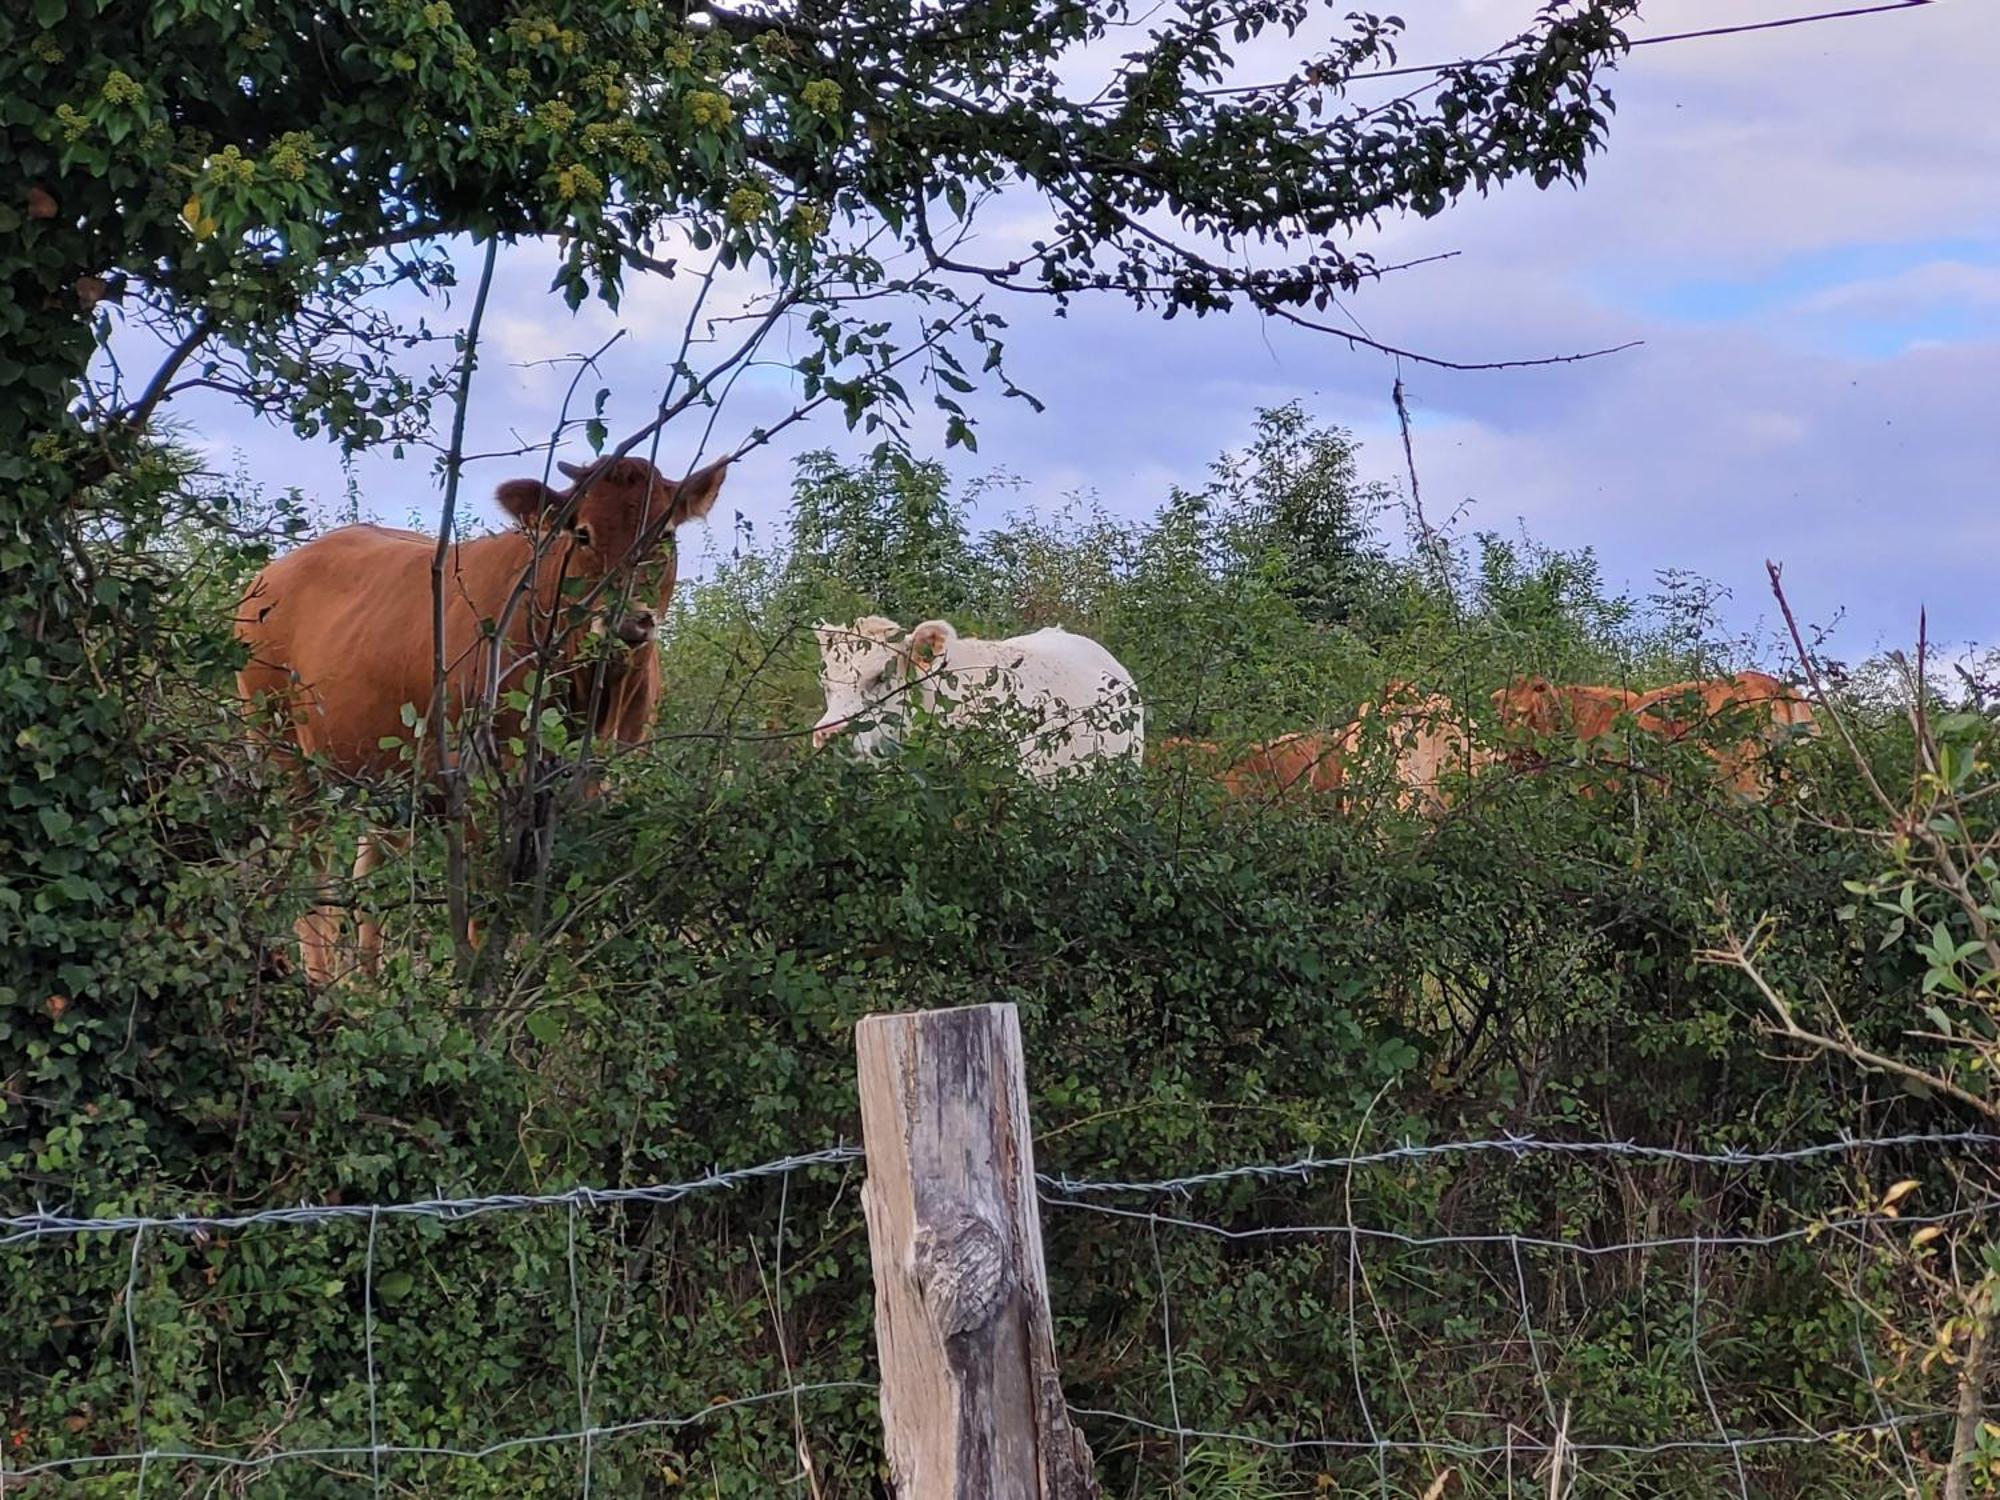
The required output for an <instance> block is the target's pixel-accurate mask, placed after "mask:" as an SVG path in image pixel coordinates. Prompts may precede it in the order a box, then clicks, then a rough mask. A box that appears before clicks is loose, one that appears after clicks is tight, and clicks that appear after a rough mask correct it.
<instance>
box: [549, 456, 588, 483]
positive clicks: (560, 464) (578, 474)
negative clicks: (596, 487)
mask: <svg viewBox="0 0 2000 1500" xmlns="http://www.w3.org/2000/svg"><path fill="white" fill-rule="evenodd" d="M556 467H557V468H558V469H560V470H562V475H563V478H565V479H581V478H583V476H584V475H586V474H588V473H589V472H590V465H589V464H573V463H570V462H569V461H568V460H566V459H558V460H557V461H556Z"/></svg>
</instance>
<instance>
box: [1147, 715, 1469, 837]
mask: <svg viewBox="0 0 2000 1500" xmlns="http://www.w3.org/2000/svg"><path fill="white" fill-rule="evenodd" d="M1377 725H1379V726H1380V733H1381V735H1382V738H1383V742H1384V744H1385V745H1386V748H1387V749H1388V750H1389V752H1390V754H1391V755H1392V756H1393V770H1394V775H1395V780H1396V785H1397V794H1396V805H1397V806H1398V807H1399V808H1401V809H1402V810H1403V811H1405V812H1413V811H1418V810H1421V811H1422V812H1424V813H1426V814H1427V815H1432V816H1435V815H1436V814H1438V813H1441V812H1443V811H1444V810H1445V809H1446V808H1447V807H1449V806H1450V801H1451V799H1450V794H1449V793H1448V792H1447V791H1446V790H1445V789H1444V783H1445V778H1446V775H1447V773H1449V772H1451V771H1454V770H1456V771H1464V772H1466V773H1468V774H1470V773H1473V772H1476V771H1478V770H1480V769H1481V768H1482V767H1484V766H1486V765H1489V764H1491V763H1492V761H1493V760H1494V758H1495V757H1494V756H1493V754H1492V753H1491V752H1490V751H1487V750H1484V749H1481V748H1479V747H1477V746H1475V745H1474V744H1473V743H1472V739H1471V736H1470V735H1469V734H1468V733H1467V731H1466V729H1465V726H1464V724H1463V722H1462V718H1461V716H1460V714H1459V713H1458V711H1457V708H1456V707H1455V705H1454V704H1453V703H1452V701H1451V700H1450V699H1449V698H1446V697H1443V696H1441V695H1439V694H1422V693H1419V691H1418V690H1417V689H1416V688H1414V687H1412V686H1411V685H1410V684H1408V683H1406V682H1391V683H1389V684H1388V685H1387V686H1386V687H1385V688H1384V689H1383V692H1382V702H1381V703H1380V704H1377V703H1363V704H1362V705H1361V707H1360V708H1359V709H1357V710H1356V711H1355V717H1354V721H1353V722H1352V723H1350V724H1348V725H1347V726H1346V727H1345V728H1342V729H1338V730H1325V731H1299V732H1296V733H1293V734H1286V735H1280V736H1279V737H1278V738H1277V739H1275V740H1269V741H1266V742H1265V743H1263V744H1259V745H1252V746H1251V747H1250V748H1249V750H1248V751H1247V752H1245V753H1244V754H1243V755H1242V756H1240V757H1239V758H1237V759H1236V760H1234V761H1226V760H1225V754H1224V751H1223V749H1222V747H1221V746H1220V745H1217V744H1215V743H1214V742H1212V741H1209V740H1185V739H1171V740H1163V741H1162V742H1161V744H1160V749H1161V750H1163V751H1168V752H1176V753H1181V754H1189V753H1192V754H1193V755H1195V756H1196V757H1198V758H1200V759H1202V760H1204V761H1206V762H1207V763H1208V767H1209V769H1211V770H1213V771H1214V773H1215V775H1216V777H1217V779H1218V780H1219V781H1221V783H1222V785H1223V787H1224V789H1225V790H1227V791H1228V793H1229V794H1230V795H1231V796H1232V797H1236V798H1241V799H1251V798H1254V799H1257V800H1260V801H1267V802H1268V801H1273V800H1275V799H1277V798H1279V797H1282V796H1285V795H1286V794H1288V793H1292V792H1303V793H1310V794H1312V795H1313V796H1316V797H1332V798H1334V799H1335V801H1334V804H1333V805H1334V806H1335V807H1336V808H1338V809H1339V810H1340V811H1343V812H1345V811H1350V810H1351V808H1352V801H1353V799H1352V787H1353V782H1354V774H1355V770H1356V767H1357V763H1358V761H1359V759H1360V757H1361V756H1362V754H1363V751H1364V747H1365V746H1366V745H1368V744H1369V743H1372V741H1371V739H1370V736H1371V731H1372V726H1377Z"/></svg>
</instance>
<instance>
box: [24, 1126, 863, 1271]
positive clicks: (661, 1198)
mask: <svg viewBox="0 0 2000 1500" xmlns="http://www.w3.org/2000/svg"><path fill="white" fill-rule="evenodd" d="M861 1157H862V1150H861V1148H860V1147H859V1146H848V1145H834V1146H828V1147H825V1148H824V1149H822V1150H819V1151H808V1152H802V1153H800V1154H799V1155H796V1156H781V1157H779V1158H778V1159H777V1160H775V1161H767V1162H760V1163H759V1164H758V1165H756V1166H754V1167H736V1168H732V1169H730V1170H728V1171H721V1170H717V1171H711V1172H708V1173H705V1174H704V1175H702V1176H700V1177H695V1178H690V1179H689V1180H688V1181H686V1182H663V1183H652V1184H648V1185H646V1186H642V1187H622V1188H594V1187H573V1188H568V1189H565V1190H564V1191H562V1192H560V1193H494V1194H489V1195H487V1196H485V1197H479V1198H425V1199H421V1200H419V1201H417V1202H413V1203H301V1204H297V1205H294V1206H292V1207H288V1208H262V1209H257V1210H255V1211H254V1212H251V1213H242V1214H195V1213H188V1214H173V1215H168V1216H165V1217H150V1216H147V1215H143V1214H120V1215H112V1216H109V1217H103V1218H72V1217H69V1216H67V1215H64V1214H58V1213H49V1212H46V1211H44V1210H40V1209H37V1210H36V1211H35V1212H34V1213H32V1214H18V1215H14V1216H12V1217H9V1218H0V1247H5V1246H8V1245H16V1244H19V1243H21V1242H22V1241H24V1240H35V1239H44V1238H48V1237H51V1236H57V1235H74V1234H100V1233H102V1234H144V1233H148V1232H151V1231H154V1230H164V1231H168V1232H172V1233H180V1234H192V1233H195V1232H197V1231H207V1232H210V1233H214V1232H218V1231H229V1230H238V1229H249V1228H252V1227H254V1226H256V1225H259V1224H323V1223H326V1222H328V1221H330V1220H336V1219H366V1220H375V1219H379V1218H389V1217H403V1218H424V1219H444V1220H458V1219H471V1218H477V1217H478V1216H480V1215H481V1214H490V1213H511V1212H517V1211H519V1210H523V1209H536V1208H601V1207H605V1206H607V1205H610V1204H616V1203H655V1204H664V1203H675V1202H678V1201H679V1200H680V1199H682V1198H686V1197H689V1196H691V1195H693V1194H696V1193H710V1192H716V1191H719V1190H723V1189H728V1188H737V1187H742V1186H743V1185H745V1184H746V1183H750V1182H755V1181H757V1180H758V1179H760V1178H765V1177H783V1176H788V1175H789V1174H791V1173H793V1172H801V1171H804V1170H806V1169H807V1168H809V1167H828V1166H845V1165H848V1164H850V1163H853V1162H857V1161H859V1160H861Z"/></svg>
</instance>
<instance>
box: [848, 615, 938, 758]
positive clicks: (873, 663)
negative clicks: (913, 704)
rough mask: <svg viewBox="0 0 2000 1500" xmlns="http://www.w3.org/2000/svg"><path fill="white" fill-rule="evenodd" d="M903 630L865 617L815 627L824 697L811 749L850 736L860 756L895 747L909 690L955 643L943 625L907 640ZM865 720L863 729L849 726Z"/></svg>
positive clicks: (921, 629)
mask: <svg viewBox="0 0 2000 1500" xmlns="http://www.w3.org/2000/svg"><path fill="white" fill-rule="evenodd" d="M902 629H903V627H902V626H900V625H898V624H897V623H896V622H895V621H894V620H888V619H884V618H883V617H882V616H880V615H866V616H863V617H862V618H861V619H859V620H856V621H855V622H854V623H853V624H852V625H816V626H814V627H813V634H814V635H815V636H816V637H817V638H818V640H819V659H820V667H819V681H820V688H821V690H822V691H823V692H824V693H825V694H826V712H825V713H824V714H822V715H821V716H820V721H819V723H818V724H816V725H814V726H813V744H814V745H816V746H817V745H824V744H825V743H826V742H827V741H828V740H830V739H832V738H833V737H834V736H835V735H837V734H843V733H845V734H848V735H849V736H850V738H851V740H852V742H853V744H854V747H855V748H856V749H857V750H859V751H860V752H861V753H862V754H864V755H869V754H873V753H874V752H875V751H877V750H879V749H881V748H883V747H884V746H886V745H893V744H894V743H895V742H896V739H897V738H898V731H899V729H900V726H901V725H902V723H903V721H904V720H905V719H906V718H907V717H908V716H909V711H910V697H911V690H912V684H913V683H915V682H916V681H917V680H919V679H920V678H922V677H923V675H924V674H925V673H927V672H929V671H931V670H933V669H934V668H935V667H936V666H937V665H938V662H939V660H940V659H941V658H942V656H943V655H944V653H945V651H946V650H947V649H948V648H949V646H950V644H951V642H952V641H953V640H954V639H956V638H957V632H956V631H954V630H953V629H952V628H951V626H949V625H947V624H946V623H945V622H944V621H942V620H927V621H926V622H924V623H923V624H922V625H919V626H918V627H917V628H916V629H915V630H912V631H911V632H910V634H909V636H908V638H907V639H905V640H900V641H899V640H897V639H896V637H897V636H898V635H900V634H901V633H902ZM864 717H865V718H866V719H867V720H868V721H869V722H868V723H867V725H866V726H865V727H860V728H855V727H852V726H853V721H854V720H855V719H857V718H864Z"/></svg>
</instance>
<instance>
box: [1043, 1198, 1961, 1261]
mask: <svg viewBox="0 0 2000 1500" xmlns="http://www.w3.org/2000/svg"><path fill="white" fill-rule="evenodd" d="M1042 1202H1044V1203H1046V1204H1048V1205H1050V1206H1051V1207H1054V1208H1066V1209H1071V1210H1074V1211H1077V1212H1080V1213H1092V1214H1102V1215H1104V1216H1105V1217H1107V1218H1113V1219H1132V1220H1135V1221H1137V1222H1139V1223H1141V1224H1152V1225H1158V1226H1163V1227H1165V1228H1169V1229H1186V1230H1191V1231H1193V1232H1195V1233H1197V1234H1206V1235H1212V1236H1213V1237H1215V1238H1216V1239H1222V1240H1281V1239H1309V1238H1312V1237H1314V1236H1330V1235H1350V1236H1355V1237H1358V1238H1360V1239H1364V1240H1381V1241H1384V1242H1386V1243H1391V1244H1397V1245H1403V1246H1406V1247H1408V1248H1409V1249H1412V1250H1435V1249H1438V1248H1441V1247H1443V1246H1448V1245H1505V1246H1518V1247H1520V1248H1522V1249H1527V1250H1554V1251H1560V1252H1562V1253H1565V1254H1569V1255H1580V1256H1586V1257H1589V1256H1602V1255H1631V1254H1634V1253H1636V1252H1639V1251H1644V1250H1687V1249H1702V1248H1707V1247H1709V1246H1715V1247H1718V1248H1721V1249H1725V1250H1727V1249H1757V1250H1764V1249H1769V1248H1770V1247H1771V1246H1773V1245H1783V1244H1787V1243H1789V1242H1791V1241H1793V1240H1807V1239H1813V1238H1815V1237H1817V1236H1819V1235H1822V1234H1826V1233H1828V1232H1830V1231H1832V1230H1839V1229H1858V1228H1860V1227H1861V1226H1863V1225H1865V1224H1899V1225H1903V1226H1905V1227H1907V1228H1911V1229H1923V1228H1928V1227H1929V1226H1931V1225H1934V1224H1935V1225H1940V1226H1942V1225H1949V1224H1957V1223H1962V1222H1963V1221H1965V1220H1967V1219H1976V1218H1980V1217H1982V1216H1984V1215H1987V1214H1995V1215H2000V1198H1986V1199H1983V1200H1981V1201H1980V1202H1978V1203H1975V1204H1971V1205H1968V1206H1966V1207H1963V1208H1954V1209H1951V1210H1948V1211H1947V1212H1944V1213H1937V1214H1901V1213H1898V1214H1887V1213H1878V1212H1867V1213H1858V1214H1849V1215H1844V1216H1842V1217H1840V1218H1834V1219H1816V1220H1814V1221H1812V1222H1811V1223H1808V1224H1800V1225H1797V1226H1795V1227H1793V1228H1791V1229H1774V1230H1771V1231H1769V1232H1768V1233H1764V1234H1680V1235H1660V1236H1658V1237H1656V1238H1652V1239H1640V1240H1615V1241H1610V1242H1607V1243H1604V1244H1591V1243H1589V1242H1587V1241H1583V1240H1558V1239H1550V1238H1547V1237H1546V1236H1541V1235H1532V1234H1508V1233H1497V1232H1489V1233H1484V1234H1435V1235H1422V1234H1406V1233H1404V1232H1402V1231H1400V1230H1395V1229H1375V1228H1371V1227H1369V1226H1367V1225H1365V1224H1350V1223H1348V1222H1346V1221H1345V1220H1340V1221H1336V1222H1332V1223H1325V1224H1259V1225H1253V1226H1251V1227H1250V1228H1248V1229H1232V1228H1230V1227H1229V1226H1228V1225H1225V1224H1212V1223H1209V1222H1207V1221H1206V1220H1203V1219H1183V1218H1176V1217H1175V1216H1173V1215H1172V1214H1158V1213H1153V1212H1151V1211H1150V1210H1148V1209H1143V1208H1113V1207H1112V1206H1110V1205H1109V1204H1105V1203H1086V1202H1083V1201H1081V1200H1079V1199H1075V1198H1056V1197H1050V1196H1049V1195H1048V1194H1046V1193H1044V1194H1043V1195H1042Z"/></svg>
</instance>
